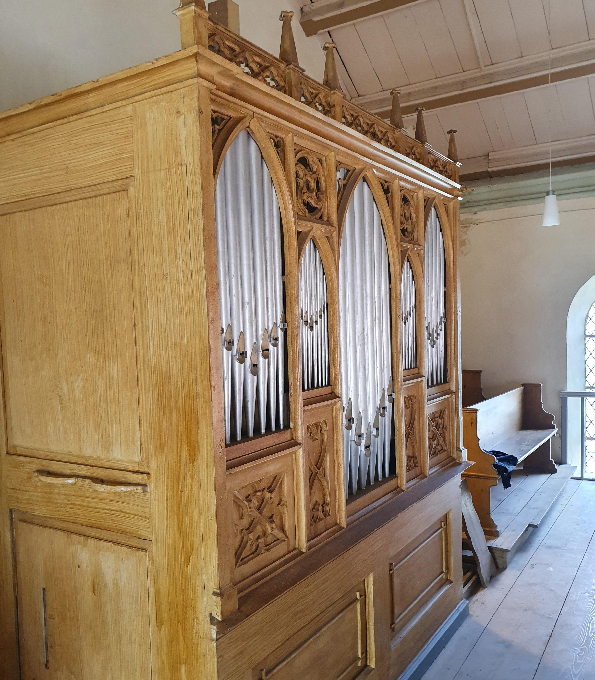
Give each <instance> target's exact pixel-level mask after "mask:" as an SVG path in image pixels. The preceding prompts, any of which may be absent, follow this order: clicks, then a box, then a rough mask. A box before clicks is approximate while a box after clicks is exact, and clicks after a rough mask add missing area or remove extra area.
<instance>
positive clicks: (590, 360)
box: [585, 302, 595, 390]
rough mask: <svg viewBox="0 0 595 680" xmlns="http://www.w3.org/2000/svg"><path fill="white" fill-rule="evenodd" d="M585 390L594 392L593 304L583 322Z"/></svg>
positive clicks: (594, 346)
mask: <svg viewBox="0 0 595 680" xmlns="http://www.w3.org/2000/svg"><path fill="white" fill-rule="evenodd" d="M585 389H587V390H595V302H594V303H593V304H592V305H591V308H590V309H589V311H588V313H587V319H586V321H585Z"/></svg>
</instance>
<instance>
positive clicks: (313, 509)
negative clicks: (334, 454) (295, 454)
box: [307, 420, 331, 526]
mask: <svg viewBox="0 0 595 680" xmlns="http://www.w3.org/2000/svg"><path fill="white" fill-rule="evenodd" d="M307 430H308V439H309V443H310V445H311V446H312V450H311V451H310V454H309V456H308V466H309V487H310V526H313V525H314V524H318V522H322V521H324V520H325V519H326V518H327V517H330V515H331V497H330V492H329V479H328V460H327V457H328V451H327V431H328V425H327V422H326V420H322V421H320V422H317V423H312V424H311V425H308V428H307Z"/></svg>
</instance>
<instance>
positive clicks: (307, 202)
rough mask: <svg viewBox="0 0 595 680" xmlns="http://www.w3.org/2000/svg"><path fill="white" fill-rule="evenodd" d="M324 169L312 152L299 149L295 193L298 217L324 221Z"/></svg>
mask: <svg viewBox="0 0 595 680" xmlns="http://www.w3.org/2000/svg"><path fill="white" fill-rule="evenodd" d="M325 191H326V187H325V181H324V168H323V164H322V161H321V160H320V159H319V158H317V157H316V156H315V155H314V154H313V153H312V152H311V151H308V150H306V149H299V150H298V151H297V152H296V155H295V193H296V202H297V211H298V215H303V216H304V217H315V218H318V219H324V200H325Z"/></svg>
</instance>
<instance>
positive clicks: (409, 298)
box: [401, 259, 417, 371]
mask: <svg viewBox="0 0 595 680" xmlns="http://www.w3.org/2000/svg"><path fill="white" fill-rule="evenodd" d="M416 312H417V307H416V302H415V278H414V276H413V268H412V267H411V262H410V261H409V259H407V260H405V265H404V266H403V273H402V275H401V316H402V329H401V360H402V364H403V370H404V371H406V370H408V369H410V368H415V367H416V366H417V338H416V319H417V313H416Z"/></svg>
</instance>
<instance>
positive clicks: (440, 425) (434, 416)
mask: <svg viewBox="0 0 595 680" xmlns="http://www.w3.org/2000/svg"><path fill="white" fill-rule="evenodd" d="M447 431H448V412H447V410H446V407H444V408H441V409H440V410H439V411H435V412H434V413H430V414H429V415H428V452H429V455H430V459H432V458H438V456H442V455H444V454H445V453H448V444H447Z"/></svg>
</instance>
